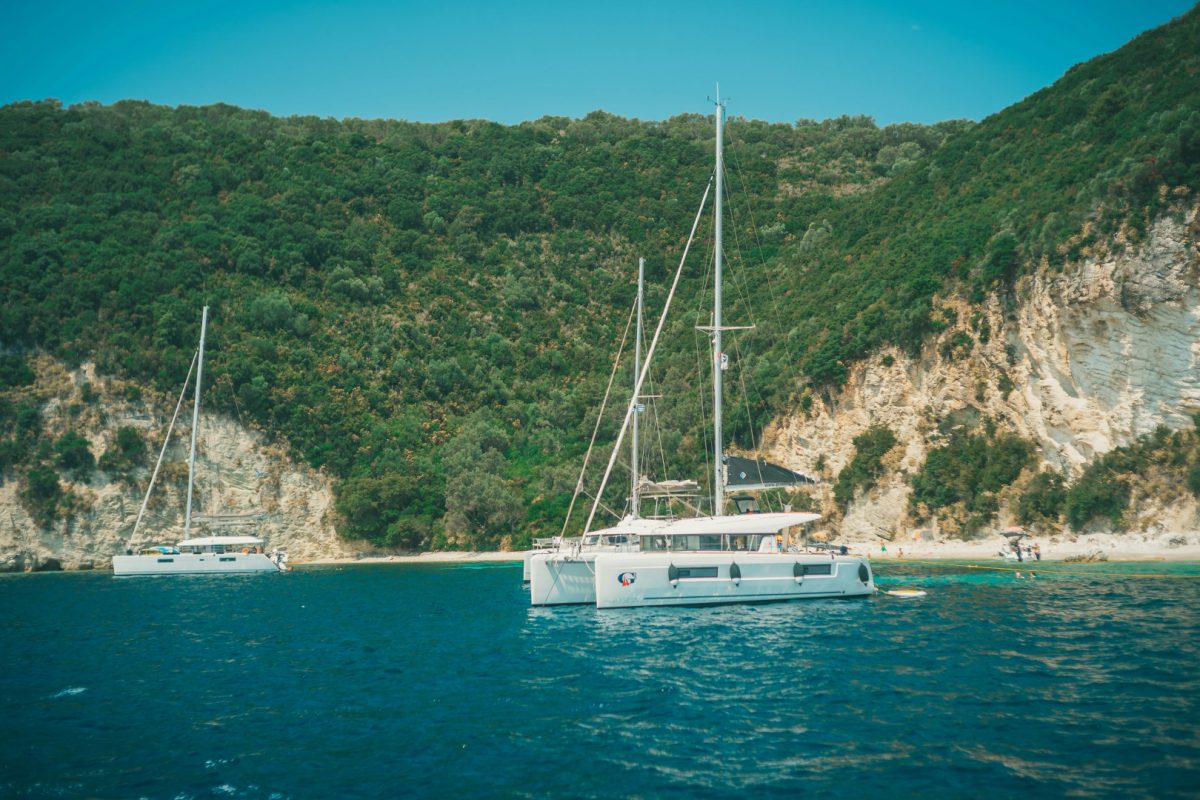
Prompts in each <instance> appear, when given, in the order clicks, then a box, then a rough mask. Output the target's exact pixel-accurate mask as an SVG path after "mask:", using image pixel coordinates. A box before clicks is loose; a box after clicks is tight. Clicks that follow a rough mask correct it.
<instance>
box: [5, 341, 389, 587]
mask: <svg viewBox="0 0 1200 800" xmlns="http://www.w3.org/2000/svg"><path fill="white" fill-rule="evenodd" d="M35 362H36V363H35V366H36V372H37V374H38V383H37V384H36V386H35V387H34V388H35V389H36V390H37V392H38V393H39V394H41V395H42V396H46V395H51V399H50V400H49V402H48V403H46V404H45V406H44V407H43V408H42V428H43V436H45V437H52V438H57V437H58V436H59V435H61V434H62V433H63V432H64V431H66V430H67V429H71V430H76V431H78V432H80V433H83V434H84V435H85V436H86V437H87V439H88V441H89V449H90V450H91V452H92V454H93V455H94V456H95V457H96V458H97V460H99V458H100V457H101V456H102V455H103V453H104V451H105V449H106V448H108V447H110V446H112V443H113V441H114V439H115V432H116V430H117V429H118V428H119V427H121V426H132V427H135V428H137V429H138V430H139V432H140V433H141V434H142V437H143V438H144V439H145V441H146V444H147V451H148V452H147V457H146V460H147V462H148V464H149V466H148V467H146V468H141V469H138V470H136V471H135V472H134V473H133V475H132V480H131V481H130V482H128V483H126V482H123V481H119V480H117V479H115V477H114V476H109V475H107V474H106V473H104V472H103V471H102V470H96V471H95V472H94V473H93V474H92V476H91V478H90V479H89V480H87V481H86V482H80V481H74V480H71V479H70V478H69V477H68V476H65V475H64V476H63V481H62V483H63V486H64V488H65V489H66V490H67V491H68V492H70V493H71V495H73V496H74V498H75V499H74V501H73V506H75V509H74V510H73V511H72V512H71V513H70V514H69V515H65V518H61V519H59V520H57V521H56V522H55V523H54V525H53V526H52V527H51V528H50V529H40V528H39V526H38V525H37V524H36V523H35V522H34V521H33V519H31V518H30V516H29V514H28V513H27V512H26V510H25V509H24V508H23V507H22V505H21V503H20V500H19V495H18V493H19V491H20V489H21V485H20V484H19V483H18V482H17V481H14V480H8V481H6V482H4V483H3V485H0V571H13V570H30V569H47V568H51V569H54V568H59V567H61V568H65V569H91V568H96V569H105V568H109V567H110V565H111V562H110V558H111V556H113V555H114V554H116V553H122V552H124V551H125V549H126V547H129V546H132V547H135V548H136V547H138V546H141V545H149V544H174V543H175V542H177V541H178V540H179V539H181V538H182V533H183V517H184V507H185V505H186V497H187V450H188V442H189V436H190V427H191V417H190V414H184V413H181V414H180V419H179V421H178V422H177V423H176V429H175V432H174V433H173V434H172V437H171V439H172V443H171V445H170V446H169V447H168V450H167V455H166V457H165V459H164V466H163V470H162V473H161V474H160V475H159V478H158V483H157V484H156V486H155V489H154V493H153V494H152V496H151V501H150V504H149V507H148V510H147V512H146V518H145V520H143V523H142V526H141V529H140V530H139V532H138V536H137V538H136V539H135V540H132V541H131V540H130V535H131V533H132V531H133V528H134V521H135V520H136V519H137V515H138V510H139V508H140V507H141V503H142V498H143V495H144V492H145V487H146V485H147V483H148V481H149V478H150V471H151V468H152V467H153V463H154V460H155V459H156V458H157V455H158V450H159V448H160V447H161V446H162V440H163V435H164V434H165V432H166V426H167V421H168V420H169V419H170V414H171V411H172V410H173V408H167V407H164V405H162V404H156V403H151V402H143V401H140V400H139V401H135V402H130V401H127V400H123V399H120V394H121V393H120V391H119V390H120V389H122V388H124V384H123V383H122V382H119V381H113V380H110V379H106V378H104V377H102V376H97V375H96V373H95V369H94V367H92V365H90V364H85V365H83V367H81V368H80V369H78V370H74V371H70V372H69V371H67V370H66V369H65V368H64V367H63V366H62V365H61V364H60V363H58V362H55V361H54V360H52V359H50V358H48V357H45V356H41V357H38V358H37V359H35ZM84 384H87V385H88V386H89V387H90V390H91V391H92V392H93V393H95V395H96V398H97V399H96V400H95V401H94V402H92V403H86V402H83V400H82V398H81V388H82V387H83V385H84ZM196 476H197V477H196V490H195V496H194V499H193V513H197V512H198V511H203V512H204V513H209V514H213V513H248V512H262V513H263V514H265V515H266V516H265V517H264V518H263V519H262V520H261V521H258V522H256V523H255V525H254V526H253V528H252V529H249V528H247V529H241V528H239V529H236V530H220V531H217V530H214V531H212V533H214V534H237V533H243V532H251V531H252V532H253V535H259V536H263V537H264V538H265V539H266V540H267V543H268V546H269V547H272V548H283V549H286V550H287V551H288V553H289V555H290V557H291V558H292V559H293V560H294V561H305V560H311V559H317V558H339V557H349V556H354V555H356V554H358V553H360V552H362V551H363V550H364V549H369V545H367V544H366V543H361V542H347V541H345V540H343V539H340V538H339V537H338V536H337V532H336V530H335V529H334V524H335V515H334V512H333V492H332V488H331V481H330V479H329V478H328V477H327V476H326V475H324V474H322V473H320V472H317V471H315V470H312V469H310V468H308V467H307V466H305V465H302V464H297V463H295V462H294V461H292V460H291V459H290V458H289V456H288V454H287V452H286V450H285V449H284V448H283V447H282V446H281V445H279V444H276V443H272V442H269V441H267V439H266V438H265V437H264V436H263V435H262V434H261V433H259V432H257V431H253V430H250V429H248V428H246V427H245V426H243V425H241V424H239V422H238V421H237V420H233V419H229V418H227V417H223V416H220V415H215V414H208V413H204V414H202V415H201V420H200V436H199V445H198V448H197V456H196ZM193 535H206V532H205V531H203V530H202V529H197V528H196V527H195V525H193Z"/></svg>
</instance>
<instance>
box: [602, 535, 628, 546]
mask: <svg viewBox="0 0 1200 800" xmlns="http://www.w3.org/2000/svg"><path fill="white" fill-rule="evenodd" d="M627 541H629V540H628V539H627V538H625V536H623V535H621V534H619V533H618V534H614V535H612V536H605V537H604V542H605V544H625V542H627Z"/></svg>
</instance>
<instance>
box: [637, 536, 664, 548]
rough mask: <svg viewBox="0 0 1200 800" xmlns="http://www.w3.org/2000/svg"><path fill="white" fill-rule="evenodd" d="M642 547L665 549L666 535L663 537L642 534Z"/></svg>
mask: <svg viewBox="0 0 1200 800" xmlns="http://www.w3.org/2000/svg"><path fill="white" fill-rule="evenodd" d="M642 549H643V550H666V549H667V537H665V536H643V537H642Z"/></svg>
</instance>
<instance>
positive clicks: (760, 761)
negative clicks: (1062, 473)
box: [0, 563, 1200, 798]
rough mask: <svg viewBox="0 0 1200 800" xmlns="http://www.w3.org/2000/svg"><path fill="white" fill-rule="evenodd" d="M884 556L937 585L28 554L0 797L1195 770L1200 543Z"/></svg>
mask: <svg viewBox="0 0 1200 800" xmlns="http://www.w3.org/2000/svg"><path fill="white" fill-rule="evenodd" d="M877 567H878V569H879V575H878V580H879V582H880V584H881V585H884V586H901V585H903V586H919V587H921V588H925V589H926V590H927V591H928V592H929V594H928V596H927V597H924V598H920V599H898V598H891V597H878V598H871V599H864V600H847V601H810V602H801V603H790V604H779V605H765V606H723V607H719V608H708V609H699V608H697V609H641V610H621V611H604V612H597V611H596V610H594V609H588V608H552V609H531V608H529V607H528V595H527V593H525V592H523V591H522V590H521V587H520V577H521V576H520V565H519V564H503V565H477V564H473V565H455V566H450V565H446V566H430V565H390V564H380V565H363V566H331V567H320V568H303V569H298V570H296V571H295V572H293V573H291V574H288V575H249V576H229V575H227V576H175V577H169V578H113V577H112V576H111V575H108V574H92V573H75V574H55V575H45V574H42V575H18V576H6V577H3V578H0V611H2V612H3V613H2V614H0V635H2V637H3V643H4V645H3V651H2V654H0V743H2V745H0V796H18V797H148V798H189V797H197V798H199V797H221V796H228V797H255V798H257V797H263V798H290V797H295V798H307V797H513V796H517V797H604V798H611V797H629V796H640V797H648V798H656V797H680V798H693V797H731V796H735V795H737V796H741V797H754V798H758V797H796V796H806V797H810V796H812V797H844V796H847V795H849V794H850V793H852V792H853V793H854V794H855V795H863V796H867V797H872V796H888V797H911V796H917V795H928V796H937V797H979V796H985V797H1010V796H1015V795H1033V796H1045V797H1060V796H1068V795H1069V796H1079V797H1155V798H1158V797H1196V796H1198V795H1200V715H1198V712H1200V675H1198V667H1200V611H1198V610H1197V609H1198V608H1200V579H1198V578H1197V576H1200V565H1197V564H1182V565H1181V564H1154V565H1149V566H1148V565H1145V564H1139V565H1134V564H1125V565H1115V564H1102V565H1054V564H1050V563H1045V564H1043V565H1042V569H1041V570H1039V573H1038V578H1037V580H1033V581H1031V580H1027V579H1022V580H1018V579H1016V578H1015V577H1013V576H1014V573H1012V572H1001V571H995V572H993V571H983V570H971V569H965V568H959V567H946V566H919V565H902V564H892V563H889V564H884V565H877ZM1048 570H1062V571H1064V572H1069V573H1070V574H1056V573H1053V572H1047V571H1048ZM1146 573H1156V574H1164V575H1169V576H1171V577H1167V578H1153V577H1136V575H1142V574H1146Z"/></svg>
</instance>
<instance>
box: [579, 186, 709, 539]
mask: <svg viewBox="0 0 1200 800" xmlns="http://www.w3.org/2000/svg"><path fill="white" fill-rule="evenodd" d="M714 177H715V176H714ZM714 177H710V178H709V180H708V186H706V187H705V188H704V197H702V198H701V199H700V208H698V209H697V210H696V219H695V220H694V221H693V222H692V231H691V233H690V234H689V235H688V240H687V245H686V246H685V247H684V248H683V255H682V256H680V258H679V267H678V268H677V269H676V270H675V279H674V280H673V281H672V282H671V291H670V292H669V293H668V294H667V301H666V303H665V304H664V305H663V310H662V314H661V316H659V318H658V326H657V327H655V329H654V338H653V339H651V341H650V349H649V351H647V353H646V361H645V363H644V364H642V369H641V373H640V374H639V375H638V379H637V383H636V384H634V387H633V395H632V396H631V397H630V398H629V405H628V406H627V407H626V408H625V418H624V419H623V420H622V421H621V430H620V432H619V433H618V434H617V440H616V444H614V445H613V450H612V454H611V455H609V457H608V466H607V467H605V469H604V477H603V478H602V479H601V480H600V489H599V491H597V492H596V495H597V497H599V496H602V495H603V494H604V487H605V486H607V485H608V476H609V475H610V474H611V473H612V468H613V464H614V463H615V462H616V460H617V450H619V449H620V444H621V441H622V440H623V439H624V438H625V431H626V430H628V429H629V419H630V417H631V415H632V414H633V409H634V406H635V405H636V404H637V399H638V395H640V394H641V393H642V384H644V383H645V382H646V375H647V373H648V372H649V371H650V360H651V359H652V358H653V357H654V350H655V348H657V347H658V339H659V337H660V336H661V335H662V330H663V326H664V325H665V324H666V322H667V312H668V311H669V310H670V309H671V300H672V299H674V297H675V289H676V288H677V287H678V286H679V278H680V277H681V276H682V275H683V265H684V263H686V262H687V257H688V253H690V252H691V249H692V242H693V241H694V240H695V238H696V228H697V227H698V226H699V225H700V217H701V216H702V215H703V214H704V205H705V203H707V202H708V195H709V192H711V191H712V185H713V180H714ZM598 504H599V502H598V501H597V502H596V503H593V504H592V510H591V511H590V512H589V513H588V519H587V523H585V524H584V526H583V532H584V534H586V533H587V532H588V531H589V530H591V527H592V520H593V519H594V518H595V516H596V507H597V505H598Z"/></svg>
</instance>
